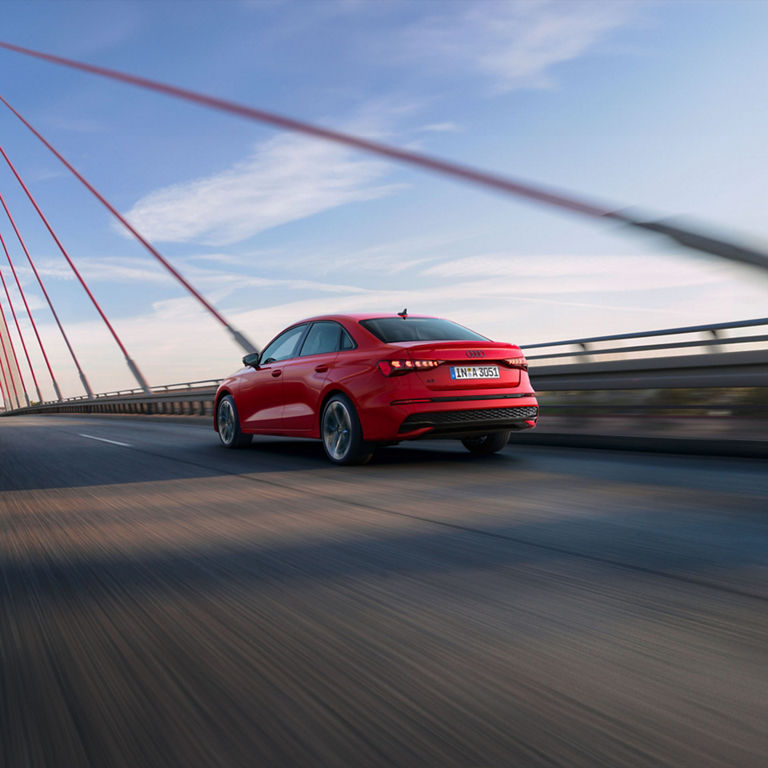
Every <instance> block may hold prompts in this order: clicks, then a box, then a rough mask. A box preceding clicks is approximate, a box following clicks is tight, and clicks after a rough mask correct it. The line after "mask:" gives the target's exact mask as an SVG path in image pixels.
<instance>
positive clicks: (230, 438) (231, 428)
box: [216, 395, 252, 448]
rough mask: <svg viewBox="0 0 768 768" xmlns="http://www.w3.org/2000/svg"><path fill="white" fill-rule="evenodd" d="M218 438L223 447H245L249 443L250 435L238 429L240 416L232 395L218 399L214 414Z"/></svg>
mask: <svg viewBox="0 0 768 768" xmlns="http://www.w3.org/2000/svg"><path fill="white" fill-rule="evenodd" d="M216 426H217V427H218V431H219V440H221V444H222V445H223V446H224V447H225V448H245V447H246V446H248V445H250V444H251V438H252V435H244V434H243V433H242V432H241V431H240V418H239V417H238V415H237V407H236V406H235V401H234V399H233V398H232V395H225V396H224V397H222V398H221V400H220V401H219V408H218V411H217V415H216Z"/></svg>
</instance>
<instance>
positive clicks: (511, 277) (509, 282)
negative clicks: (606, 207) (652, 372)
mask: <svg viewBox="0 0 768 768" xmlns="http://www.w3.org/2000/svg"><path fill="white" fill-rule="evenodd" d="M727 271H728V267H727V266H726V265H723V264H719V263H715V262H708V263H702V262H700V261H694V260H693V259H675V260H671V259H669V258H668V257H666V256H664V255H663V254H646V255H643V256H637V255H628V254H616V255H600V256H581V255H575V254H574V255H571V254H545V255H536V256H532V255H520V254H504V253H492V254H484V255H477V256H465V257H462V258H459V259H453V260H451V261H446V262H443V263H441V264H435V265H433V266H431V267H429V268H427V269H425V270H423V271H422V275H424V276H426V277H432V278H442V279H444V280H456V279H461V278H469V279H476V278H477V277H478V276H479V275H482V276H484V277H486V278H496V279H497V281H498V282H500V283H501V284H502V285H506V286H507V290H511V291H515V292H516V293H526V294H583V293H590V294H596V293H606V292H616V291H621V292H629V291H645V290H657V289H662V288H680V287H686V286H694V285H711V284H716V283H718V282H719V281H721V280H723V279H724V278H725V277H726V274H727Z"/></svg>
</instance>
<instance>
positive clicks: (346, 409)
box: [320, 395, 373, 464]
mask: <svg viewBox="0 0 768 768" xmlns="http://www.w3.org/2000/svg"><path fill="white" fill-rule="evenodd" d="M320 436H321V437H322V440H323V448H324V449H325V455H326V456H327V457H328V458H329V459H330V460H331V461H332V462H333V463H334V464H365V463H366V462H368V461H369V460H370V458H371V456H372V455H373V448H372V447H371V445H370V444H368V443H365V442H364V441H363V429H362V427H361V426H360V419H359V418H358V416H357V411H355V406H354V405H352V402H351V401H350V399H349V398H348V397H345V396H344V395H333V397H331V398H330V400H328V402H327V403H326V404H325V408H323V414H322V416H321V418H320Z"/></svg>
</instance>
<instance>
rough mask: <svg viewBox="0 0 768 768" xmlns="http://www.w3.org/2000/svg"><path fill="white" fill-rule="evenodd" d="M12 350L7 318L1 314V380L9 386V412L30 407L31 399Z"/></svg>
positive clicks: (7, 408)
mask: <svg viewBox="0 0 768 768" xmlns="http://www.w3.org/2000/svg"><path fill="white" fill-rule="evenodd" d="M11 349H12V347H11V337H10V335H9V333H8V326H7V325H6V324H5V317H4V316H3V315H2V314H0V379H2V380H3V382H5V384H6V385H7V391H6V392H5V396H6V397H7V398H8V400H7V401H6V403H5V407H6V410H9V411H10V410H13V409H15V408H23V407H24V406H27V405H29V397H28V396H27V393H26V390H25V389H24V382H23V381H22V378H21V372H20V371H19V367H18V365H17V363H16V359H15V356H14V355H12V354H11Z"/></svg>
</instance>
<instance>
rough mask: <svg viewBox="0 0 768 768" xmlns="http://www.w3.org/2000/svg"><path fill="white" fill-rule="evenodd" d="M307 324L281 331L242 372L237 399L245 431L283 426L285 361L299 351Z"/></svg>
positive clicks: (263, 430)
mask: <svg viewBox="0 0 768 768" xmlns="http://www.w3.org/2000/svg"><path fill="white" fill-rule="evenodd" d="M307 327H308V326H307V323H303V324H301V325H296V326H294V327H293V328H289V329H288V330H286V331H283V333H281V334H280V335H279V336H277V337H276V338H275V339H274V340H273V341H272V342H270V344H268V345H267V346H266V348H265V349H264V351H263V352H262V353H261V356H260V358H259V365H258V367H257V368H252V369H250V370H249V371H248V372H247V373H246V374H245V375H244V377H243V382H242V383H241V385H240V391H239V393H238V397H237V401H236V402H237V408H238V412H239V415H240V424H241V426H242V428H243V430H244V431H246V432H274V431H280V430H281V429H282V416H283V404H284V388H285V385H284V381H283V370H284V365H285V361H286V360H290V359H291V358H292V357H293V356H294V355H295V354H297V353H298V349H299V347H300V345H301V341H302V340H303V338H304V334H305V333H306V331H307Z"/></svg>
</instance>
